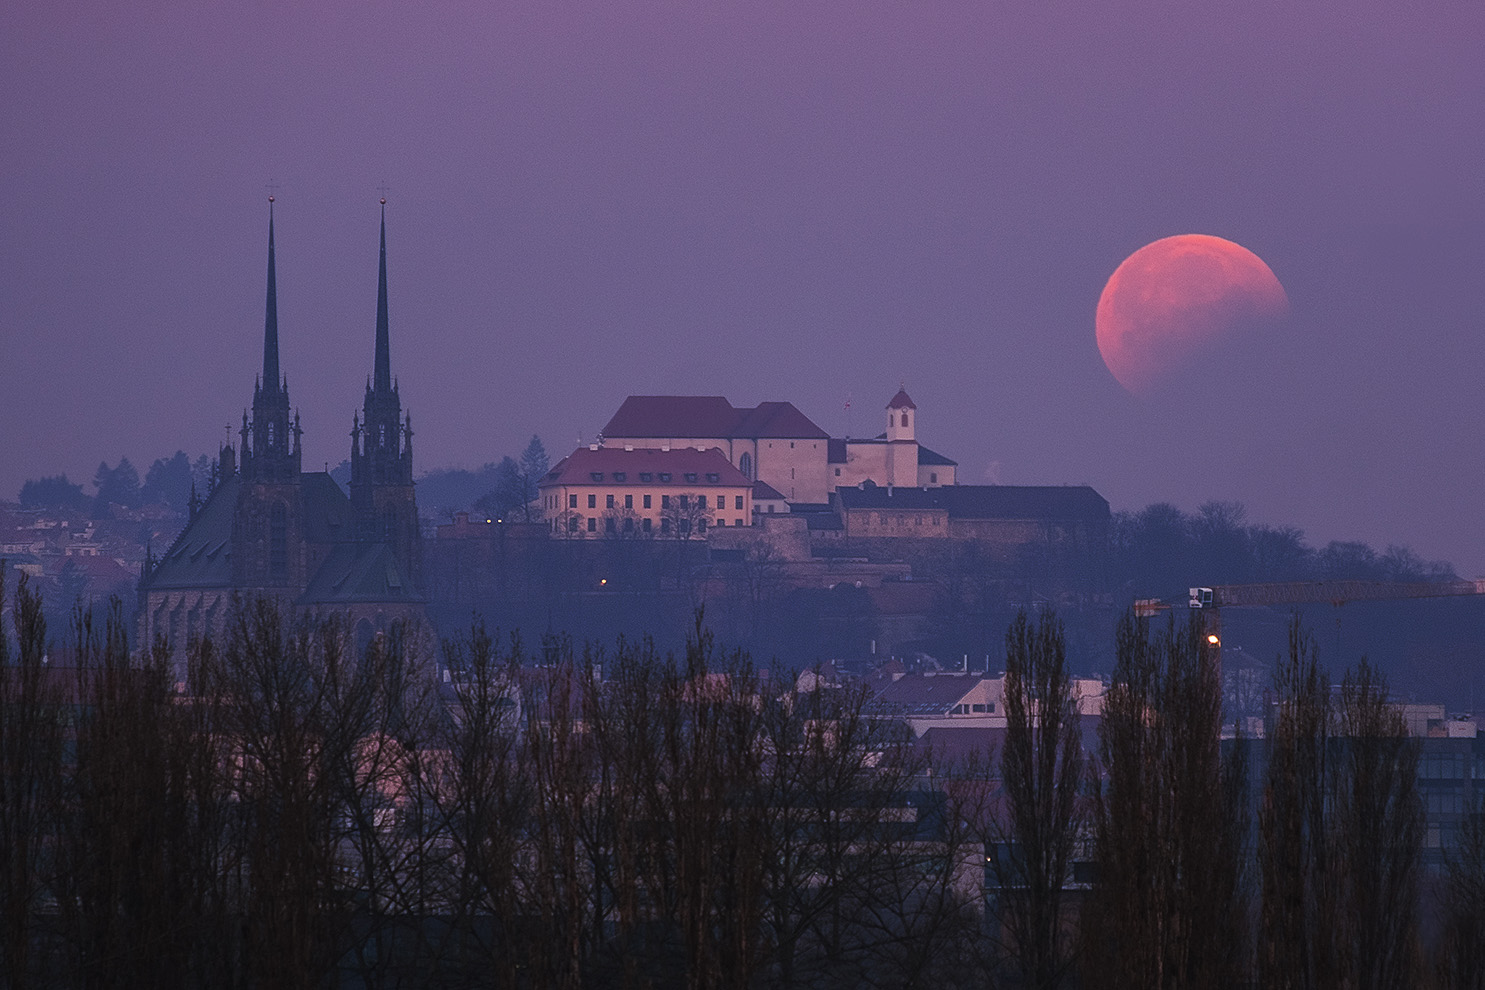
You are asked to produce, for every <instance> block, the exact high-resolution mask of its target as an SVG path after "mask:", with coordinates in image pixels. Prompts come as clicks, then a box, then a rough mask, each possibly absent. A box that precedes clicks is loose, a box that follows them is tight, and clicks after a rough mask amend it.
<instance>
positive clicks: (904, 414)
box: [887, 388, 918, 487]
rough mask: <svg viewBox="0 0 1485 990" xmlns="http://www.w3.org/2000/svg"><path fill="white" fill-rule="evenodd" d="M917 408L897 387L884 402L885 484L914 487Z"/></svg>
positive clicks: (916, 455)
mask: <svg viewBox="0 0 1485 990" xmlns="http://www.w3.org/2000/svg"><path fill="white" fill-rule="evenodd" d="M917 418H918V407H917V406H916V405H914V404H913V400H912V399H910V398H909V397H908V394H907V390H906V389H905V388H899V389H898V390H897V394H896V395H894V396H893V397H892V401H891V402H888V403H887V484H889V485H906V486H909V487H912V486H916V485H917V484H918V439H917V429H918V426H917V422H916V420H917Z"/></svg>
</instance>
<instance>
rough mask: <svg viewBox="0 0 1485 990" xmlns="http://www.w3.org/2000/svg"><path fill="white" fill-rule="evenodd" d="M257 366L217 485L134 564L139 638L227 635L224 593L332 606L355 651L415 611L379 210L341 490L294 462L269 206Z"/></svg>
mask: <svg viewBox="0 0 1485 990" xmlns="http://www.w3.org/2000/svg"><path fill="white" fill-rule="evenodd" d="M269 203H270V205H269V219H268V295H267V306H266V313H265V318H264V328H263V369H262V373H261V376H260V377H259V378H258V381H257V384H256V385H255V386H254V388H253V400H252V411H251V413H248V412H246V411H244V413H243V418H242V429H241V431H240V435H239V442H238V446H237V447H236V448H234V447H233V446H232V445H231V444H226V445H224V446H223V447H222V449H221V452H220V454H219V458H218V462H217V465H216V470H215V483H214V485H213V487H212V490H211V491H210V493H209V494H208V495H207V497H206V500H205V502H204V503H203V504H201V505H200V506H199V507H198V508H196V509H195V510H194V511H193V512H192V514H191V518H190V521H189V522H188V523H187V525H186V527H185V529H184V530H182V531H181V533H180V535H179V536H178V537H177V538H176V540H175V542H174V543H173V544H172V545H171V546H170V548H169V549H168V550H166V551H165V553H164V554H163V555H161V556H160V557H159V558H154V557H150V558H148V559H147V560H146V561H145V567H144V573H143V576H142V577H141V580H140V584H139V603H140V610H139V618H138V629H139V642H140V643H143V644H148V643H151V642H153V641H154V640H155V638H156V637H158V636H164V637H166V638H167V639H168V641H169V643H170V645H171V648H172V650H173V651H174V655H175V660H176V663H177V665H178V667H179V665H180V664H181V663H183V659H184V654H185V650H186V649H187V648H188V647H189V646H190V644H192V643H193V642H194V641H196V640H197V639H199V638H201V637H203V636H206V635H208V634H213V635H219V634H220V633H221V632H222V630H223V629H224V625H225V623H226V621H227V618H228V615H229V613H230V611H231V608H232V605H233V601H234V598H236V597H244V596H257V595H263V596H268V597H271V598H275V599H278V600H280V601H281V602H283V603H284V604H285V605H287V606H291V607H299V608H305V609H313V610H315V611H317V612H318V613H320V614H331V613H333V614H339V615H341V616H342V617H344V618H345V619H346V621H347V628H348V629H350V630H352V631H353V632H354V634H355V637H356V640H357V643H358V645H364V643H365V642H366V641H368V640H369V639H370V638H371V637H372V636H373V635H375V634H376V633H378V632H381V631H384V630H386V629H388V628H389V626H390V625H391V623H393V622H394V621H397V620H405V619H417V618H420V617H421V616H422V614H423V609H422V606H423V601H424V599H423V595H422V592H421V590H420V584H419V580H420V570H421V561H420V556H421V547H420V544H419V532H420V531H419V526H418V513H417V503H416V501H415V499H414V495H413V480H412V419H411V416H408V417H406V418H404V416H403V413H402V402H401V397H400V394H399V390H398V385H397V382H396V380H395V379H393V377H392V366H391V344H390V333H389V327H388V315H387V223H386V206H385V201H384V202H383V207H382V220H381V247H380V263H379V271H378V281H377V311H376V341H375V356H374V363H373V372H372V375H371V377H370V378H369V379H368V381H367V384H366V394H365V397H364V401H363V404H362V411H361V414H360V415H357V416H355V417H353V425H352V429H351V484H350V489H351V490H350V496H349V497H347V495H346V494H345V492H343V491H342V490H341V489H340V486H339V485H337V484H336V483H335V481H334V480H332V479H331V477H330V475H329V474H328V473H325V472H321V471H304V470H302V464H301V461H302V456H301V447H300V438H301V435H302V432H303V431H302V430H301V428H300V425H299V415H298V413H297V412H295V413H293V414H292V415H291V413H290V409H291V407H290V402H289V388H288V381H287V377H286V376H282V375H281V374H280V369H279V340H278V295H277V282H276V271H275V265H274V231H273V207H272V200H271V199H270V201H269Z"/></svg>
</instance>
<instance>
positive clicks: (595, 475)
mask: <svg viewBox="0 0 1485 990" xmlns="http://www.w3.org/2000/svg"><path fill="white" fill-rule="evenodd" d="M588 477H589V478H590V479H592V480H593V481H602V480H603V472H602V471H589V472H588Z"/></svg>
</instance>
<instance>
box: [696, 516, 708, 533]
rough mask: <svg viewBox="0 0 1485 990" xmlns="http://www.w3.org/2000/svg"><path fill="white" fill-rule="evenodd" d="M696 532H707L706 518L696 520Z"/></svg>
mask: <svg viewBox="0 0 1485 990" xmlns="http://www.w3.org/2000/svg"><path fill="white" fill-rule="evenodd" d="M696 532H698V533H705V532H706V520H705V519H698V520H696Z"/></svg>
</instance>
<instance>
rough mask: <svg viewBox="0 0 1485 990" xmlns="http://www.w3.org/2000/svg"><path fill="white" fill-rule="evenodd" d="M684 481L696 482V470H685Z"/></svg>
mask: <svg viewBox="0 0 1485 990" xmlns="http://www.w3.org/2000/svg"><path fill="white" fill-rule="evenodd" d="M686 481H687V482H689V483H690V484H693V485H694V484H696V472H695V471H687V472H686Z"/></svg>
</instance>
